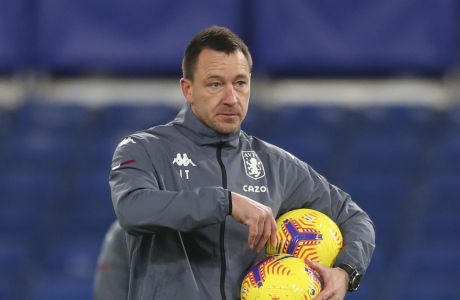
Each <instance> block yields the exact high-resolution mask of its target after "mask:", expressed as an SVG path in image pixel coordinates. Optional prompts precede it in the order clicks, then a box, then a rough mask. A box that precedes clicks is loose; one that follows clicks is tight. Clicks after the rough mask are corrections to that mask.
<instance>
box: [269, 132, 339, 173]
mask: <svg viewBox="0 0 460 300" xmlns="http://www.w3.org/2000/svg"><path fill="white" fill-rule="evenodd" d="M270 142H271V143H273V144H275V145H277V146H278V147H281V148H283V149H285V150H286V151H289V152H290V153H292V154H293V155H295V156H297V157H299V158H300V159H302V160H303V161H305V162H307V163H308V164H309V165H311V166H312V167H313V168H314V169H315V170H317V171H318V172H320V173H321V174H322V175H324V176H326V177H327V178H328V179H329V180H330V179H331V178H332V177H333V176H334V175H335V172H334V166H335V164H336V163H337V160H338V159H339V157H338V156H340V155H339V154H338V153H337V152H336V151H335V150H334V145H335V144H334V143H333V142H332V141H331V138H330V137H328V136H326V135H324V134H316V133H310V134H309V133H305V134H299V136H297V137H292V136H273V137H271V138H270Z"/></svg>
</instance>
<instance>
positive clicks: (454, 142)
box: [428, 127, 460, 176]
mask: <svg viewBox="0 0 460 300" xmlns="http://www.w3.org/2000/svg"><path fill="white" fill-rule="evenodd" d="M430 152H431V153H430V157H429V158H430V159H429V160H428V161H429V165H430V172H431V173H432V175H433V176H436V174H439V175H442V174H445V175H448V174H451V175H454V174H458V170H460V127H459V130H458V132H452V131H451V132H450V133H448V134H447V133H445V134H444V135H443V137H441V138H440V139H439V140H437V141H436V142H435V144H434V145H433V146H432V149H431V151H430Z"/></svg>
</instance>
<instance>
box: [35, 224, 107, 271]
mask: <svg viewBox="0 0 460 300" xmlns="http://www.w3.org/2000/svg"><path fill="white" fill-rule="evenodd" d="M103 238H104V234H101V233H97V234H86V235H85V234H81V235H79V233H78V232H67V233H66V234H65V235H62V236H61V237H55V238H53V239H51V240H49V241H48V243H47V244H46V245H45V251H44V257H43V258H42V260H41V263H42V270H43V271H44V272H46V273H47V274H50V275H54V276H62V277H63V278H70V279H82V280H91V279H92V277H93V274H94V270H95V269H96V263H97V258H98V256H99V250H100V247H101V244H102V241H103Z"/></svg>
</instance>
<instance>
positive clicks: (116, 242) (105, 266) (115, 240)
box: [94, 221, 129, 300]
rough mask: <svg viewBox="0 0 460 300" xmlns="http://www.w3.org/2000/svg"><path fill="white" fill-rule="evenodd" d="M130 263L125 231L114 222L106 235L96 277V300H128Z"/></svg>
mask: <svg viewBox="0 0 460 300" xmlns="http://www.w3.org/2000/svg"><path fill="white" fill-rule="evenodd" d="M128 283H129V262H128V248H127V246H126V237H125V232H124V230H123V229H122V228H121V227H120V224H118V222H116V221H115V222H113V224H112V225H111V226H110V228H109V231H108V232H107V234H106V235H105V238H104V242H103V244H102V248H101V253H100V254H99V258H98V261H97V268H96V273H95V276H94V300H126V298H127V297H128Z"/></svg>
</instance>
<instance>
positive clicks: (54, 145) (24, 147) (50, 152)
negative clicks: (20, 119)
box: [2, 129, 78, 172]
mask: <svg viewBox="0 0 460 300" xmlns="http://www.w3.org/2000/svg"><path fill="white" fill-rule="evenodd" d="M5 140H6V142H5V144H4V145H3V153H2V160H3V164H4V166H5V167H6V168H8V169H29V170H36V171H38V170H42V171H44V172H49V171H53V172H54V171H58V170H63V169H64V168H66V167H69V166H71V165H72V163H73V159H74V155H75V151H76V146H77V145H78V144H77V141H76V140H75V139H72V138H71V137H68V136H65V135H64V136H63V135H59V134H53V133H50V132H47V131H43V130H39V131H38V130H37V131H36V130H34V129H31V130H30V131H28V132H27V133H26V132H22V133H21V134H18V135H16V134H15V132H13V131H11V132H9V134H8V136H6V137H5Z"/></svg>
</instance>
